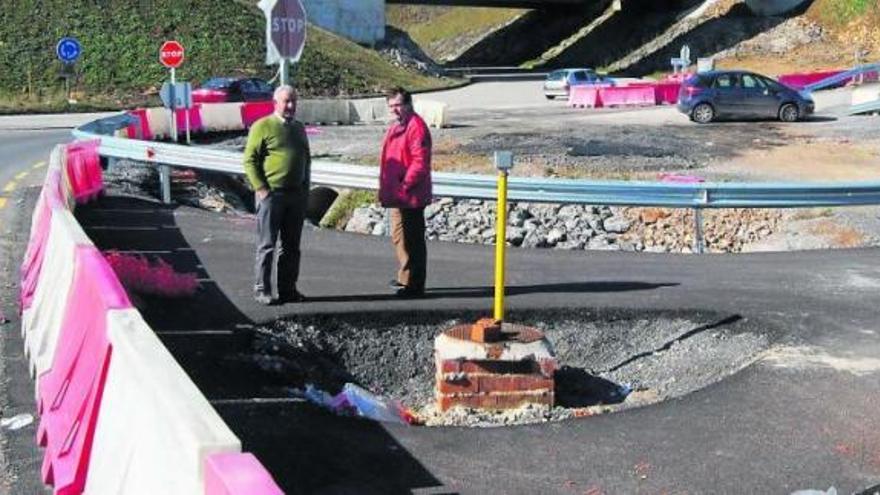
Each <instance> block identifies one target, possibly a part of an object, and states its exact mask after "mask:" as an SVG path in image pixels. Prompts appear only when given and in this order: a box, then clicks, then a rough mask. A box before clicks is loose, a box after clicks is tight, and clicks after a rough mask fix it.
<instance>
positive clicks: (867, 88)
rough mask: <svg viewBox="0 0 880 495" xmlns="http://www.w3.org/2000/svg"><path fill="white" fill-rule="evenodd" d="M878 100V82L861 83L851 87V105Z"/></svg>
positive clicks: (879, 86)
mask: <svg viewBox="0 0 880 495" xmlns="http://www.w3.org/2000/svg"><path fill="white" fill-rule="evenodd" d="M878 100H880V84H877V83H872V84H863V85H861V86H858V87H856V88H855V89H853V92H852V105H853V106H855V105H862V104H865V103H871V102H874V101H878Z"/></svg>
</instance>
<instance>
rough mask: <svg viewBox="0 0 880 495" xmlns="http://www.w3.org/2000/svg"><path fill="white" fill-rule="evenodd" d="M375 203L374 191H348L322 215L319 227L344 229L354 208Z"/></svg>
mask: <svg viewBox="0 0 880 495" xmlns="http://www.w3.org/2000/svg"><path fill="white" fill-rule="evenodd" d="M375 202H376V192H375V191H361V190H354V191H349V192H348V193H345V194H343V195H341V196H340V197H339V198H338V199H337V200H336V202H335V203H333V206H332V207H331V208H330V211H328V212H327V214H326V215H324V218H322V219H321V227H324V228H334V229H341V228H343V227H345V224H346V223H347V222H348V220H349V219H350V218H351V214H352V213H353V212H354V210H355V208H359V207H361V206H367V205H370V204H372V203H375Z"/></svg>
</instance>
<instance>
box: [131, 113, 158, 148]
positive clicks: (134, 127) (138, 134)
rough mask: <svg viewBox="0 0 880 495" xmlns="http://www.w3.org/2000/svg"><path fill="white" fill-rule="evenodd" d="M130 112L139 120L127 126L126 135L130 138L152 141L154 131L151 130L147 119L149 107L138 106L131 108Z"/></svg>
mask: <svg viewBox="0 0 880 495" xmlns="http://www.w3.org/2000/svg"><path fill="white" fill-rule="evenodd" d="M128 114H129V115H131V116H133V117H135V118H137V122H136V123H134V124H131V125H129V126H128V127H127V128H126V135H127V136H128V138H129V139H141V140H143V141H151V140H152V139H153V132H152V131H150V122H149V121H148V120H147V109H146V108H136V109H134V110H129V111H128Z"/></svg>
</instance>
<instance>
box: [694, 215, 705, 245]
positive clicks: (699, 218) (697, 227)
mask: <svg viewBox="0 0 880 495" xmlns="http://www.w3.org/2000/svg"><path fill="white" fill-rule="evenodd" d="M704 249H705V244H704V243H703V209H702V208H700V207H696V208H694V252H695V253H697V254H703V250H704Z"/></svg>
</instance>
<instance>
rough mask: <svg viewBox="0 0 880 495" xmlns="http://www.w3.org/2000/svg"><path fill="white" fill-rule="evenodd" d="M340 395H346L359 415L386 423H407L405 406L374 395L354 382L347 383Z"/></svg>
mask: <svg viewBox="0 0 880 495" xmlns="http://www.w3.org/2000/svg"><path fill="white" fill-rule="evenodd" d="M340 395H344V396H345V398H346V399H347V400H348V403H349V404H351V405H352V407H354V409H355V410H356V411H357V415H358V416H362V417H364V418H369V419H372V420H375V421H382V422H385V423H398V424H407V422H406V421H404V419H403V418H404V414H405V413H404V410H403V408H402V407H401V406H400V404H398V403H397V402H395V401H390V400H387V399H383V398H381V397H379V396H376V395H373V394H372V393H370V392H368V391H366V390H364V389H362V388H361V387H358V386H357V385H355V384H353V383H346V384H345V386H344V387H342V392H341V393H340Z"/></svg>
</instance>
